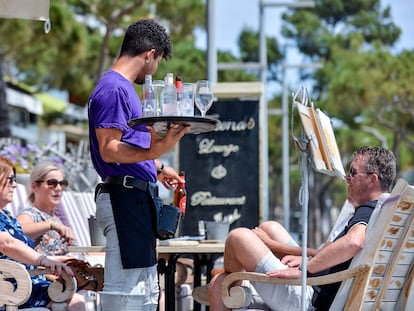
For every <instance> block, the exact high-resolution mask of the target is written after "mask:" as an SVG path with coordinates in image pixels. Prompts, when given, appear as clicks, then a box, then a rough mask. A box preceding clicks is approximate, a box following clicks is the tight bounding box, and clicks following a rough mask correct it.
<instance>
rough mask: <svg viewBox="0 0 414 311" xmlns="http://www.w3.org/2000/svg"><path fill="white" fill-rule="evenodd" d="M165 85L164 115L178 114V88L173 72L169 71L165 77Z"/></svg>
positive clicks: (162, 96)
mask: <svg viewBox="0 0 414 311" xmlns="http://www.w3.org/2000/svg"><path fill="white" fill-rule="evenodd" d="M164 80H165V86H164V88H163V89H162V90H161V96H160V97H161V108H162V115H163V116H176V115H177V112H178V111H177V89H176V88H175V85H174V77H173V74H172V73H167V75H166V76H165V78H164Z"/></svg>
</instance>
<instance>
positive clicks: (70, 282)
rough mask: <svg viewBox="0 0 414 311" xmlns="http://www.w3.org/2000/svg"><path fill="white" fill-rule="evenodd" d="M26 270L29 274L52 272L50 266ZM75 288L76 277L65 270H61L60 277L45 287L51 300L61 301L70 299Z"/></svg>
mask: <svg viewBox="0 0 414 311" xmlns="http://www.w3.org/2000/svg"><path fill="white" fill-rule="evenodd" d="M28 272H29V274H30V276H35V275H42V274H45V275H48V274H52V271H51V270H50V268H38V269H35V270H29V271H28ZM76 289H77V284H76V279H75V278H73V277H70V276H68V275H67V274H66V272H65V271H63V272H62V276H61V277H59V278H56V279H55V280H54V281H52V283H51V284H50V285H49V287H48V289H47V292H48V294H49V297H50V299H51V300H52V301H53V302H55V303H61V302H67V301H69V300H71V299H72V297H73V295H74V294H75V293H76Z"/></svg>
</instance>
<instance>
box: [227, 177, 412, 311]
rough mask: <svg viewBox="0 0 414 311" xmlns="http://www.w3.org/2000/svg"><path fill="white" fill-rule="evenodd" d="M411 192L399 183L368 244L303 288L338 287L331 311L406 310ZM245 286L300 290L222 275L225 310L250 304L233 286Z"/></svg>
mask: <svg viewBox="0 0 414 311" xmlns="http://www.w3.org/2000/svg"><path fill="white" fill-rule="evenodd" d="M413 262H414V187H413V186H409V185H408V184H407V182H406V181H404V180H402V179H400V180H399V181H398V182H397V184H396V186H395V187H394V189H393V191H392V193H391V195H390V196H389V198H388V199H387V200H386V201H385V202H384V203H383V204H382V206H381V207H377V208H376V209H375V210H374V212H373V214H372V216H371V219H370V221H369V224H368V228H367V243H366V245H365V246H364V248H363V249H362V250H361V251H360V253H358V254H357V256H355V257H354V259H353V260H352V263H351V265H350V267H349V269H347V270H345V271H341V272H338V273H334V274H330V275H326V276H321V277H311V278H307V285H310V286H313V285H322V284H330V283H336V282H341V281H342V285H341V287H340V289H339V291H338V293H337V295H336V297H335V300H334V302H333V304H332V306H331V308H330V310H331V311H337V310H349V311H354V310H383V311H388V310H409V309H408V306H410V305H411V306H412V305H413V303H414V297H413V296H414V290H413V287H414V267H413ZM242 280H250V281H256V282H264V283H271V284H282V285H299V286H300V285H302V284H301V280H300V279H295V280H287V279H279V278H269V277H267V276H266V275H265V274H260V273H254V272H235V273H231V274H229V275H227V276H226V277H225V279H224V282H223V284H222V289H221V293H222V299H223V302H224V304H225V305H226V306H227V307H228V308H241V307H244V306H246V304H247V303H248V301H249V295H250V294H249V290H248V289H247V288H245V287H242V286H233V284H234V283H235V282H238V281H242Z"/></svg>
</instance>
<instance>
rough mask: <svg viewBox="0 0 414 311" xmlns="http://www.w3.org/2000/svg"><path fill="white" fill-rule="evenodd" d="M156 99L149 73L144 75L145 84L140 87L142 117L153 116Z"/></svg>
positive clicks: (155, 108)
mask: <svg viewBox="0 0 414 311" xmlns="http://www.w3.org/2000/svg"><path fill="white" fill-rule="evenodd" d="M156 110H157V100H156V96H155V91H154V88H153V87H152V77H151V75H146V76H145V84H144V86H143V87H142V115H143V116H144V117H155V116H156Z"/></svg>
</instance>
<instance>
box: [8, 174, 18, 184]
mask: <svg viewBox="0 0 414 311" xmlns="http://www.w3.org/2000/svg"><path fill="white" fill-rule="evenodd" d="M7 179H8V180H9V184H13V183H14V182H17V178H16V175H10V176H9V177H7Z"/></svg>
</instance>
